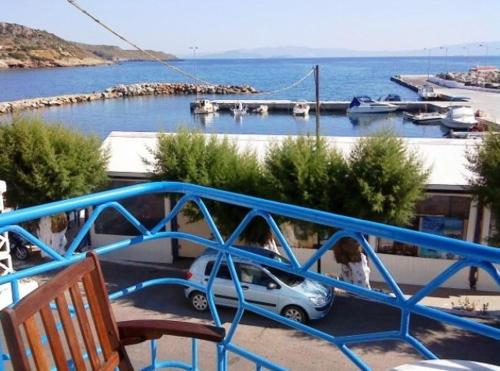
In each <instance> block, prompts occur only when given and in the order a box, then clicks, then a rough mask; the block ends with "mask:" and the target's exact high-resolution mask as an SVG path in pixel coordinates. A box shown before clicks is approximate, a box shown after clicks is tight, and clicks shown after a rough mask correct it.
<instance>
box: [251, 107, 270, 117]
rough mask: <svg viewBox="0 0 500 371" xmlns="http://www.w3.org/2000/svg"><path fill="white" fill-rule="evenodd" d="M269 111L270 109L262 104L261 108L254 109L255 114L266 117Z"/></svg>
mask: <svg viewBox="0 0 500 371" xmlns="http://www.w3.org/2000/svg"><path fill="white" fill-rule="evenodd" d="M268 111H269V107H268V106H267V105H265V104H261V105H260V106H258V107H256V108H254V109H253V111H252V112H253V113H257V114H259V115H265V114H266V113H267V112H268Z"/></svg>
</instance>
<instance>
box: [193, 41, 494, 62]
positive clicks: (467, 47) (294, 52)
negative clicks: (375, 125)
mask: <svg viewBox="0 0 500 371" xmlns="http://www.w3.org/2000/svg"><path fill="white" fill-rule="evenodd" d="M480 45H487V46H488V55H490V56H500V41H497V42H485V43H480V42H478V43H465V44H454V45H445V46H443V47H433V48H429V49H415V50H398V51H383V50H382V51H368V50H354V49H348V48H309V47H300V46H280V47H264V48H244V49H235V50H227V51H222V52H215V53H200V54H198V57H199V58H206V59H260V58H332V57H339V58H340V57H406V56H411V57H416V56H422V57H426V56H428V55H429V53H430V55H431V56H434V57H436V56H444V55H445V48H448V56H457V55H460V56H467V55H470V56H476V55H479V56H484V55H485V54H486V49H487V48H486V47H485V46H480ZM186 57H188V56H186Z"/></svg>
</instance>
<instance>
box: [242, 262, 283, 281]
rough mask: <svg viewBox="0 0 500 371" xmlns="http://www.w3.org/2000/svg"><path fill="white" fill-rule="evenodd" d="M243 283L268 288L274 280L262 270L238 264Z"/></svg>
mask: <svg viewBox="0 0 500 371" xmlns="http://www.w3.org/2000/svg"><path fill="white" fill-rule="evenodd" d="M237 270H238V272H239V276H240V281H241V283H251V284H254V285H260V286H267V285H268V284H269V283H270V282H274V280H273V279H272V278H271V277H269V276H268V275H267V274H266V273H265V272H264V271H263V270H262V269H259V268H258V267H256V266H254V265H250V264H237Z"/></svg>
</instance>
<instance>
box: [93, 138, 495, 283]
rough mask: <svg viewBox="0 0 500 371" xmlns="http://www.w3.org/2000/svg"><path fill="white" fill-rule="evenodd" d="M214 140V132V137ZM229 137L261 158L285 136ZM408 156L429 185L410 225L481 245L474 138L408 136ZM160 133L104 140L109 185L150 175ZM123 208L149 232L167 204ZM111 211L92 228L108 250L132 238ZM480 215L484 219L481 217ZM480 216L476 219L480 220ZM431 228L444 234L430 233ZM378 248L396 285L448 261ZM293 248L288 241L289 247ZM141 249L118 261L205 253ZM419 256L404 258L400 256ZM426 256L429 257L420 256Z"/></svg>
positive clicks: (345, 143)
mask: <svg viewBox="0 0 500 371" xmlns="http://www.w3.org/2000/svg"><path fill="white" fill-rule="evenodd" d="M214 135H217V134H214ZM218 136H220V137H224V136H225V137H227V138H228V139H229V140H231V141H234V142H235V143H237V145H238V147H239V149H240V150H242V151H244V150H252V151H254V152H255V153H257V155H258V157H260V158H263V157H264V155H265V153H266V149H267V147H268V146H269V144H270V143H274V142H279V141H282V140H283V139H284V138H286V137H285V136H272V135H218ZM325 139H326V141H327V142H328V143H329V144H330V145H332V146H335V147H336V148H338V149H340V150H341V151H342V152H343V153H346V154H347V153H348V152H349V151H350V149H351V148H352V146H353V145H354V143H355V142H356V141H357V140H358V138H355V137H325ZM405 141H406V143H407V146H408V148H409V149H410V150H412V151H415V152H416V153H417V154H418V155H419V156H420V157H421V158H422V160H423V162H424V164H425V166H426V167H427V168H429V169H430V170H431V172H430V177H429V180H428V184H427V186H426V196H427V197H426V199H425V200H424V201H422V202H421V203H419V205H418V206H417V218H416V220H415V225H414V226H413V227H414V228H415V229H418V230H425V231H429V232H437V233H442V234H445V235H448V236H453V237H456V238H460V239H464V240H468V241H480V242H481V243H486V241H487V236H488V235H489V232H490V224H491V220H490V219H491V217H490V213H489V211H488V209H484V211H483V212H482V213H481V212H480V213H479V215H478V207H477V204H476V202H475V201H474V200H473V198H472V196H471V195H470V194H469V193H468V192H467V184H468V181H469V179H470V177H471V176H472V174H471V173H470V171H469V170H468V168H467V159H466V154H467V151H470V150H472V149H473V148H474V147H475V146H476V145H477V144H478V142H477V141H478V140H477V139H435V138H405ZM156 144H157V133H144V132H112V133H111V134H110V135H109V136H108V137H107V138H106V140H105V141H104V146H105V147H107V148H108V149H109V151H110V161H109V164H108V174H109V176H110V177H111V178H112V181H113V186H114V187H117V186H124V185H127V184H133V183H134V182H143V181H147V180H148V179H149V176H150V169H148V167H147V165H146V164H145V162H144V159H147V160H148V159H149V160H151V159H152V155H151V152H150V151H149V150H148V148H149V149H152V148H155V147H156ZM124 206H126V207H127V208H129V210H131V211H132V212H133V213H134V215H136V216H137V217H138V218H139V219H141V221H142V222H144V223H145V224H146V225H148V223H149V224H150V225H151V226H152V225H154V224H155V221H157V220H159V219H160V218H161V217H162V216H164V215H165V213H166V212H167V211H168V210H169V207H170V203H169V200H168V199H165V198H163V197H161V196H158V195H148V196H145V197H141V198H140V199H137V200H135V201H130V202H128V201H126V202H125V203H124ZM111 213H112V212H110V213H109V214H107V215H103V216H102V217H100V218H99V219H98V221H97V222H96V224H95V226H94V229H93V230H92V234H91V238H92V244H93V245H94V246H99V245H103V244H107V243H110V242H113V241H117V240H119V239H123V237H124V236H127V235H134V234H136V232H135V231H133V230H130V228H129V227H128V225H127V224H126V223H121V222H120V219H119V218H115V217H116V215H115V216H113V215H112V214H111ZM481 214H482V215H481ZM478 216H479V218H478ZM436 224H438V225H440V228H441V230H440V231H437V230H433V228H435V227H436ZM178 225H179V229H180V230H182V231H185V232H194V233H196V234H198V235H202V236H208V235H209V231H208V228H207V227H206V225H205V224H204V223H203V222H199V223H194V224H189V223H186V221H185V220H183V218H182V216H180V217H179V219H178ZM373 242H374V245H376V246H377V251H378V252H379V253H380V256H381V257H382V260H383V261H384V263H385V264H386V265H387V267H388V269H389V270H390V271H391V273H392V274H393V275H394V276H395V278H396V279H397V281H398V282H400V283H408V284H417V285H418V284H425V283H427V282H428V281H429V279H430V278H432V277H434V276H435V275H436V274H437V273H439V272H441V271H442V270H443V269H444V268H445V267H446V266H448V265H450V264H451V263H452V262H453V260H449V258H452V257H450V256H448V257H446V256H441V258H442V259H429V258H428V257H432V256H433V255H434V254H435V252H433V251H428V250H423V249H419V248H417V247H411V246H405V245H402V244H398V243H393V242H392V241H384V240H380V241H373ZM292 244H293V243H292ZM144 247H145V248H134V249H126V250H122V251H120V252H119V254H120V256H119V258H120V259H126V260H139V261H145V262H155V263H159V262H164V263H167V262H171V261H172V260H173V259H175V258H176V257H195V256H197V255H199V254H200V253H201V252H202V251H203V250H204V248H203V247H200V246H198V245H195V244H192V243H189V242H185V241H180V242H179V243H178V244H177V242H173V243H172V241H169V240H159V241H152V242H149V243H147V244H146V246H144ZM295 251H296V254H297V256H298V257H299V259H306V258H307V257H309V256H310V255H311V254H312V252H313V250H311V249H308V248H296V249H295ZM417 253H418V255H419V257H417V256H402V255H417ZM422 256H427V257H422ZM322 271H323V272H331V273H336V272H338V266H337V264H336V263H335V262H334V259H333V256H331V259H330V258H328V257H325V258H323V259H322ZM482 276H483V277H484V279H483V278H482V279H481V280H480V282H479V283H478V289H485V290H487V289H494V290H496V285H495V284H494V283H493V282H492V281H491V280H489V277H486V275H482ZM379 278H380V276H379V275H378V273H377V272H373V273H372V279H373V280H375V281H376V280H378V279H379ZM446 285H447V286H448V287H457V288H468V285H469V282H468V270H463V271H461V272H460V273H459V274H457V275H456V276H455V277H453V278H452V279H450V280H449V281H448V282H447V284H446Z"/></svg>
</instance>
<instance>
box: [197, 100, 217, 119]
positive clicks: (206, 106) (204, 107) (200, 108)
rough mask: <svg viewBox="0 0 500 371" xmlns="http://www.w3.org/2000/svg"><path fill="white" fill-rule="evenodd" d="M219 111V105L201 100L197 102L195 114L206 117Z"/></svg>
mask: <svg viewBox="0 0 500 371" xmlns="http://www.w3.org/2000/svg"><path fill="white" fill-rule="evenodd" d="M217 110H218V106H217V105H214V104H213V103H212V102H210V101H209V100H207V99H200V100H197V101H196V102H195V104H194V109H193V112H194V113H195V114H197V115H206V114H209V113H214V112H217Z"/></svg>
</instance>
